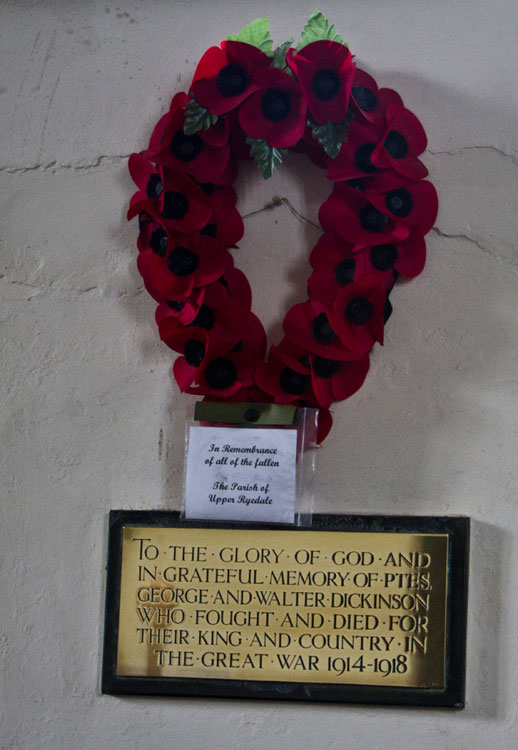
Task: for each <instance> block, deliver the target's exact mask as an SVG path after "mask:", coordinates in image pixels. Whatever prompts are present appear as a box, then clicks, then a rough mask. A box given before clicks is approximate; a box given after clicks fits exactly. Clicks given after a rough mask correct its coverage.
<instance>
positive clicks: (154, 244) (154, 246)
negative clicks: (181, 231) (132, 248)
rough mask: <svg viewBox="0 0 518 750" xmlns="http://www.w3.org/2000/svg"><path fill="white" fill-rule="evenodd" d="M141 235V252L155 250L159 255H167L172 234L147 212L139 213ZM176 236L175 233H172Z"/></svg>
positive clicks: (139, 237)
mask: <svg viewBox="0 0 518 750" xmlns="http://www.w3.org/2000/svg"><path fill="white" fill-rule="evenodd" d="M139 230H140V231H139V235H138V239H137V247H138V249H139V252H142V251H143V250H153V252H155V253H156V254H157V255H162V256H163V255H165V254H166V252H167V246H168V244H169V234H170V232H168V231H167V229H166V228H165V227H164V226H163V225H162V224H160V222H158V221H157V220H156V219H154V218H153V217H152V216H151V215H150V214H148V213H147V212H145V211H141V212H140V213H139ZM172 234H174V233H172Z"/></svg>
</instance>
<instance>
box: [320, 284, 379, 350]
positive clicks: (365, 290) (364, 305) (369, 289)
mask: <svg viewBox="0 0 518 750" xmlns="http://www.w3.org/2000/svg"><path fill="white" fill-rule="evenodd" d="M385 299H386V296H385V290H384V289H383V288H382V287H380V286H378V285H377V284H376V281H375V280H373V279H371V278H369V277H364V278H362V279H359V280H358V281H354V282H353V283H352V284H348V285H347V286H344V287H343V288H342V289H341V290H340V291H339V292H338V294H337V296H336V299H335V301H334V302H333V307H332V311H331V313H330V316H329V319H330V322H331V324H332V326H333V328H334V330H335V331H336V333H337V335H338V336H339V337H340V340H341V342H342V343H343V345H344V346H346V347H347V349H349V350H350V351H352V352H357V353H359V354H367V352H369V351H370V350H371V349H372V347H373V346H374V342H375V341H379V343H380V344H383V310H384V307H385ZM357 358H358V357H357ZM351 359H352V357H351Z"/></svg>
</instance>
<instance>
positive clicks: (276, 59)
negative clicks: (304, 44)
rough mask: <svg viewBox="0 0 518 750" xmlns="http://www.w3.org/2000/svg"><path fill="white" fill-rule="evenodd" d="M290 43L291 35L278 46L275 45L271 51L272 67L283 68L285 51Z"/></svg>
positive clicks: (291, 42) (291, 40) (284, 65)
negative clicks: (273, 50) (274, 48)
mask: <svg viewBox="0 0 518 750" xmlns="http://www.w3.org/2000/svg"><path fill="white" fill-rule="evenodd" d="M292 44H293V37H291V39H288V40H287V41H286V42H284V44H281V46H280V47H277V49H276V50H275V52H274V53H273V60H272V67H274V68H279V69H280V70H284V68H285V67H286V52H287V51H288V50H289V48H290V47H291V45H292Z"/></svg>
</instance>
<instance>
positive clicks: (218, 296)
mask: <svg viewBox="0 0 518 750" xmlns="http://www.w3.org/2000/svg"><path fill="white" fill-rule="evenodd" d="M205 295H206V297H207V304H211V305H220V304H224V302H225V300H226V299H228V298H229V297H232V298H233V299H237V300H239V302H241V304H242V305H244V307H246V309H247V310H250V308H251V306H252V290H251V289H250V284H249V283H248V279H247V278H246V276H245V274H244V273H243V272H242V271H240V270H239V269H238V268H234V259H233V258H232V256H231V255H230V253H227V261H226V264H225V269H224V272H223V275H222V276H220V277H219V279H218V280H217V281H215V282H213V283H212V284H208V285H207V286H206V287H205Z"/></svg>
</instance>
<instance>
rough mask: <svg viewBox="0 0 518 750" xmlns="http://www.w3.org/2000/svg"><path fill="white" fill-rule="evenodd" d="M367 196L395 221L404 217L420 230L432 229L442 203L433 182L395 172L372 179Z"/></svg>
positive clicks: (425, 231)
mask: <svg viewBox="0 0 518 750" xmlns="http://www.w3.org/2000/svg"><path fill="white" fill-rule="evenodd" d="M365 197H366V198H368V200H369V201H370V202H371V203H372V205H373V206H375V207H376V209H378V210H379V211H382V212H384V213H386V214H387V215H388V216H390V217H391V218H393V219H394V220H395V221H404V222H405V223H406V224H410V225H411V226H413V227H417V228H418V229H419V231H420V232H422V233H423V234H426V233H427V232H429V231H430V229H431V228H432V227H433V225H434V223H435V219H436V218H437V211H438V207H439V203H438V198H437V192H436V190H435V188H434V186H433V185H432V183H431V182H427V181H426V180H419V181H418V182H409V181H407V180H403V179H402V178H401V177H399V176H395V175H393V174H386V175H381V176H380V177H379V178H378V179H377V180H375V181H373V184H372V186H371V188H370V189H368V190H367V191H366V192H365Z"/></svg>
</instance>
